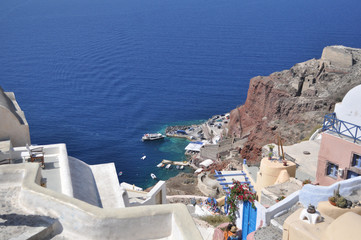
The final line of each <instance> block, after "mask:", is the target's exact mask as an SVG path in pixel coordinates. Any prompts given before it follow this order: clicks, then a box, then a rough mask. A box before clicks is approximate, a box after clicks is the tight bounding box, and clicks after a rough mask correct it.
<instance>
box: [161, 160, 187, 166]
mask: <svg viewBox="0 0 361 240" xmlns="http://www.w3.org/2000/svg"><path fill="white" fill-rule="evenodd" d="M161 163H163V164H164V165H167V164H172V165H176V166H189V162H187V161H184V162H176V161H171V160H167V159H163V160H162V162H161Z"/></svg>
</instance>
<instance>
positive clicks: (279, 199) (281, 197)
mask: <svg viewBox="0 0 361 240" xmlns="http://www.w3.org/2000/svg"><path fill="white" fill-rule="evenodd" d="M285 198H286V197H285V196H280V197H278V198H277V199H276V202H279V201H282V200H283V199H285Z"/></svg>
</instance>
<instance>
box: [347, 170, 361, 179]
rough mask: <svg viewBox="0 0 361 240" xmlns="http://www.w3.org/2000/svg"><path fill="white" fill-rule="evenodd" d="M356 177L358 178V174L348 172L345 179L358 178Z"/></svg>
mask: <svg viewBox="0 0 361 240" xmlns="http://www.w3.org/2000/svg"><path fill="white" fill-rule="evenodd" d="M358 176H360V174H358V173H355V172H353V171H350V170H348V171H347V179H349V178H354V177H358Z"/></svg>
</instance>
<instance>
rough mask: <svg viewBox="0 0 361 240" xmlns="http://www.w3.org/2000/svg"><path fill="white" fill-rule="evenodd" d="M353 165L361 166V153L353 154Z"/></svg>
mask: <svg viewBox="0 0 361 240" xmlns="http://www.w3.org/2000/svg"><path fill="white" fill-rule="evenodd" d="M352 166H353V167H357V168H361V156H360V155H357V154H354V155H353V158H352Z"/></svg>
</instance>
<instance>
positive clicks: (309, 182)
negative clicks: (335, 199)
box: [302, 179, 311, 186]
mask: <svg viewBox="0 0 361 240" xmlns="http://www.w3.org/2000/svg"><path fill="white" fill-rule="evenodd" d="M306 184H311V180H310V179H306V180H303V182H302V186H305V185H306Z"/></svg>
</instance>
